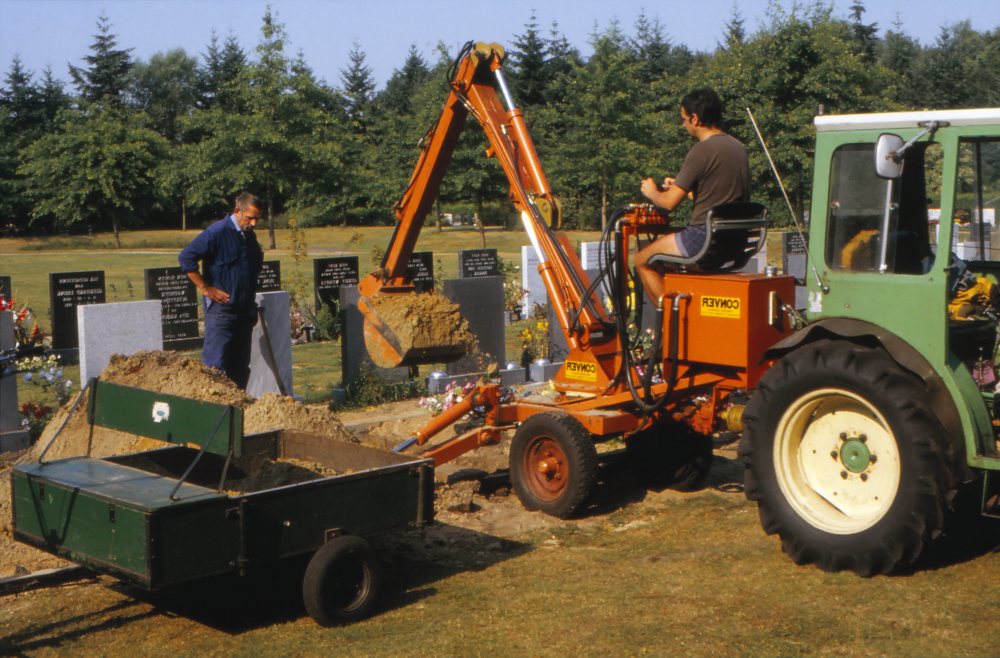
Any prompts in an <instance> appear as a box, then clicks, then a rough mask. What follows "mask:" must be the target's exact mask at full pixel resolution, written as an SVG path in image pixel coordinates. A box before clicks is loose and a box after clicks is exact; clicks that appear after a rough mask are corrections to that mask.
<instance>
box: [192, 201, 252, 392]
mask: <svg viewBox="0 0 1000 658" xmlns="http://www.w3.org/2000/svg"><path fill="white" fill-rule="evenodd" d="M235 206H236V207H235V208H233V212H232V214H230V215H226V217H225V219H222V220H220V221H218V222H216V223H214V224H212V225H211V226H209V227H208V228H207V229H205V230H204V231H202V232H201V234H200V235H198V237H196V238H195V239H194V240H192V241H191V244H189V245H188V246H186V247H184V249H183V250H182V251H181V253H180V256H178V257H177V260H178V261H180V264H181V269H182V270H184V271H185V272H187V275H188V277H190V279H191V280H192V281H194V285H196V286H198V289H199V290H201V292H202V295H203V298H202V304H203V308H204V312H205V347H204V349H203V350H202V354H201V360H202V361H203V362H204V363H205V365H206V366H209V367H211V368H217V369H218V370H221V371H222V372H223V373H224V374H225V375H226V376H227V377H229V378H230V379H231V380H233V381H234V382H235V383H236V385H237V386H239V387H240V389H241V390H246V387H247V382H248V381H249V380H250V344H251V338H252V336H253V328H254V326H255V325H256V324H257V301H256V300H257V292H256V290H257V275H258V274H259V273H260V268H261V264H262V263H263V262H264V252H263V251H262V250H261V248H260V244H258V243H257V235H256V234H255V233H254V231H253V229H254V226H255V225H256V224H257V220H258V219H259V218H260V215H261V210H262V209H263V207H264V204H263V202H262V201H261V200H260V199H259V198H257V197H256V196H254V195H253V194H250V193H249V192H243V193H242V194H240V195H239V196H238V197H236V204H235ZM199 261H200V262H201V264H202V271H201V273H199V272H198V263H199Z"/></svg>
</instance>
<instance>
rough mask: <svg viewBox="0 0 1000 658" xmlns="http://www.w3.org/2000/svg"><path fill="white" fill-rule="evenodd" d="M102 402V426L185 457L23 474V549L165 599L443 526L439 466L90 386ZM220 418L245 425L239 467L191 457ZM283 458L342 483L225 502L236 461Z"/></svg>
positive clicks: (70, 465) (92, 410)
mask: <svg viewBox="0 0 1000 658" xmlns="http://www.w3.org/2000/svg"><path fill="white" fill-rule="evenodd" d="M123 389H125V390H123ZM95 390H96V395H92V396H91V403H90V405H89V408H88V413H89V414H90V418H91V419H95V420H96V421H97V422H98V424H100V425H101V426H110V427H115V428H120V429H125V430H127V431H131V432H132V433H135V434H140V435H143V436H149V435H150V434H156V435H157V437H156V438H161V439H163V438H165V437H167V436H169V437H170V439H169V440H171V441H174V442H178V443H181V444H183V445H175V446H169V447H166V448H162V449H159V450H152V451H147V452H140V453H134V454H128V455H122V456H117V457H109V458H105V459H94V458H90V457H85V456H84V457H72V458H69V459H60V460H55V461H49V462H39V463H32V464H25V465H20V466H17V467H15V468H14V469H12V472H11V476H10V477H11V491H12V494H13V495H12V512H13V519H12V521H13V524H12V525H13V535H14V538H15V539H16V540H17V541H20V542H23V543H25V544H29V545H32V546H35V547H37V548H39V549H41V550H43V551H46V552H49V553H52V554H54V555H58V556H60V557H64V558H66V559H68V560H72V561H74V562H77V563H80V564H83V565H85V566H87V567H89V568H91V569H93V570H95V571H99V572H103V573H108V574H111V575H114V576H116V577H118V578H121V579H123V580H127V581H130V582H132V583H134V584H136V585H138V586H140V587H143V588H145V589H149V590H156V589H160V588H162V587H166V586H169V585H174V584H176V583H180V582H184V581H187V580H191V579H194V578H202V577H206V576H210V575H213V574H219V573H225V572H229V571H239V570H242V569H244V568H246V567H248V566H251V565H256V564H261V563H265V562H269V561H273V560H278V559H281V558H286V557H290V556H293V555H298V554H302V553H308V552H312V551H316V550H317V549H319V548H321V547H322V546H323V545H324V544H326V543H327V542H328V541H330V540H331V539H333V538H335V537H338V536H342V535H356V536H361V537H363V536H366V535H371V534H374V533H378V532H382V531H386V530H391V529H398V528H407V527H422V526H423V525H425V524H426V523H428V522H430V521H431V520H432V519H433V479H434V478H433V461H432V460H428V459H421V458H419V457H413V456H406V455H401V454H396V453H392V452H386V451H382V450H376V449H373V448H369V447H366V446H362V445H357V444H353V443H347V442H344V441H336V440H333V439H330V438H327V437H322V436H318V435H315V434H310V433H307V432H300V431H296V430H275V431H271V432H265V433H261V434H254V435H248V436H245V437H244V436H242V416H241V415H240V414H239V413H233V412H234V411H236V412H238V411H239V410H235V409H233V408H231V407H230V408H226V407H224V406H222V405H211V404H208V403H197V402H196V401H192V400H183V399H182V398H172V397H171V396H164V395H161V394H156V393H153V392H150V391H142V390H140V389H128V387H119V386H114V385H109V384H105V383H99V384H94V383H92V389H91V392H92V393H93V391H95ZM94 398H96V399H97V404H96V406H95V404H94V403H93V399H94ZM123 400H128V401H129V404H127V405H123V404H122V401H123ZM178 400H183V403H181V404H178ZM189 403H193V404H195V405H197V407H198V408H199V411H200V413H198V414H194V415H192V416H190V417H189V420H183V419H182V417H181V416H178V415H177V414H178V413H179V410H181V409H184V408H189V407H190V404H189ZM112 404H113V405H114V406H112ZM164 404H166V405H169V409H170V416H171V421H172V423H171V424H169V425H168V424H167V423H166V422H165V421H163V420H162V419H161V421H152V420H151V419H152V418H153V416H154V414H152V413H150V410H151V409H153V408H154V407H155V408H158V409H161V410H162V409H163V408H164V406H163V405H164ZM116 408H117V409H120V410H121V413H118V414H116V413H115V412H114V409H116ZM220 418H221V419H222V420H223V421H224V422H222V423H219V427H220V428H221V427H224V426H226V425H227V424H228V422H229V420H230V419H233V420H232V427H233V428H234V431H233V432H229V430H228V429H227V431H226V434H227V435H228V436H229V437H230V441H229V443H228V445H227V444H226V442H225V441H218V444H219V445H220V446H225V447H226V448H227V450H229V449H232V452H235V451H236V450H239V452H240V454H241V455H242V457H241V458H236V459H234V458H233V455H232V452H229V453H228V454H227V452H225V451H218V452H219V453H221V454H213V453H212V451H211V450H210V449H211V447H212V446H211V445H210V446H209V448H210V449H209V450H206V451H204V452H203V453H202V454H200V455H199V450H197V449H195V448H193V447H190V446H189V445H187V444H189V443H190V444H195V445H201V446H204V441H202V440H200V439H199V437H205V438H206V439H207V437H208V436H209V434H208V433H207V432H206V431H205V426H206V423H208V424H209V426H211V425H213V424H215V421H217V420H218V419H220ZM154 423H155V425H154ZM237 426H238V427H237ZM168 427H169V428H171V431H170V432H168V431H167V430H166V428H168ZM213 443H215V442H213ZM196 458H197V459H196ZM280 458H291V459H296V460H300V461H306V462H313V463H318V464H321V465H323V466H325V467H326V468H329V469H332V470H334V471H336V472H337V473H344V474H343V475H336V476H333V477H326V478H322V479H317V480H311V481H308V482H303V483H300V484H292V485H287V486H281V487H277V488H273V489H267V490H264V491H257V492H251V493H243V494H229V493H226V492H225V491H224V490H220V489H221V485H220V478H221V474H222V472H223V470H224V469H225V468H226V467H227V461H228V460H232V461H231V468H233V469H235V470H236V471H238V470H239V469H240V467H241V465H242V466H243V467H245V468H250V467H252V466H253V465H254V464H255V463H256V464H259V462H260V460H263V459H272V460H274V459H280ZM194 462H197V463H196V466H195V467H193V468H190V467H191V466H192V463H194ZM230 474H232V471H230ZM182 476H183V477H184V478H186V481H183V482H181V479H182ZM179 483H180V484H179ZM178 484H179V486H178Z"/></svg>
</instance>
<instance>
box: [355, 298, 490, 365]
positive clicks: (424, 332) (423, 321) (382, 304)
mask: <svg viewBox="0 0 1000 658" xmlns="http://www.w3.org/2000/svg"><path fill="white" fill-rule="evenodd" d="M370 303H371V306H372V309H373V310H374V311H375V312H376V313H377V314H378V316H379V317H380V318H382V321H383V322H384V323H385V324H386V326H388V327H389V328H390V329H392V332H393V333H394V334H396V337H397V338H398V339H399V345H400V348H401V350H402V352H403V353H405V352H408V351H409V350H411V349H424V348H429V347H439V346H454V347H455V348H456V351H458V350H460V351H462V352H463V353H465V352H468V351H469V350H471V349H472V347H473V345H474V344H475V342H476V339H475V337H474V336H473V335H472V332H471V331H469V323H468V322H467V321H466V320H465V319H464V318H462V316H461V314H459V312H458V304H452V303H451V302H450V301H448V299H447V298H446V297H444V296H442V295H438V294H436V293H434V292H428V293H421V294H418V295H376V296H374V297H372V298H371V300H370Z"/></svg>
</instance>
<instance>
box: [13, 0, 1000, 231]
mask: <svg viewBox="0 0 1000 658" xmlns="http://www.w3.org/2000/svg"><path fill="white" fill-rule="evenodd" d="M864 12H865V9H864V5H863V4H862V1H861V0H855V4H853V5H852V6H851V7H850V14H849V15H848V17H846V18H839V17H836V16H834V15H833V11H832V7H831V6H829V5H824V4H822V3H819V2H817V3H816V4H813V5H810V6H808V7H805V8H803V7H801V6H799V5H793V9H791V10H789V11H786V10H784V9H783V8H782V7H781V5H780V4H779V3H778V2H772V3H771V5H770V6H769V9H768V12H767V16H766V19H765V20H764V21H763V22H762V24H761V26H760V27H759V29H758V30H757V31H756V32H754V33H752V34H751V33H750V32H749V31H748V30H747V29H746V27H745V21H744V19H743V18H742V16H741V15H740V13H739V11H738V9H737V8H735V7H734V9H733V13H732V15H731V17H730V20H729V21H728V22H727V23H726V30H725V33H724V34H722V35H720V41H719V43H718V46H717V48H715V49H714V51H712V52H695V51H692V50H690V49H689V48H688V47H687V46H685V45H684V44H682V43H675V42H673V41H672V40H671V39H670V38H669V36H668V35H667V34H666V31H665V29H664V27H663V25H662V23H661V22H660V21H659V20H657V19H655V18H650V17H648V16H646V15H640V16H639V17H638V18H637V19H636V21H635V23H634V25H633V26H632V27H633V29H632V31H631V32H632V33H631V34H629V33H628V32H626V31H625V30H624V29H623V28H622V27H621V25H620V24H619V23H617V22H612V23H611V24H610V25H609V26H608V27H607V28H606V29H604V30H603V31H597V32H595V34H593V35H592V37H591V43H590V45H591V46H592V47H593V50H594V52H593V54H592V55H590V56H589V57H583V56H582V55H581V53H580V51H579V50H578V49H577V48H576V47H575V46H574V45H573V44H571V43H570V42H569V41H568V40H567V39H566V38H565V36H564V35H562V34H561V33H560V31H559V29H558V26H557V25H556V24H555V23H553V25H552V28H551V29H550V30H545V29H541V28H540V27H539V25H538V24H537V22H536V19H535V17H534V16H532V18H531V20H530V22H529V23H528V24H527V25H526V26H525V31H524V33H523V34H520V35H517V36H515V37H514V38H513V39H512V42H511V43H510V44H509V47H508V59H507V62H506V64H505V69H506V71H507V77H508V79H509V81H510V84H511V87H512V90H513V93H514V96H515V100H516V102H517V103H518V106H519V107H520V108H521V109H522V110H523V111H524V114H525V116H526V118H527V120H528V124H529V127H530V128H531V131H532V135H533V138H534V140H535V142H536V146H537V147H538V150H539V152H540V155H541V157H542V161H543V163H544V164H545V166H546V171H547V174H548V176H549V179H550V182H551V184H552V186H553V188H554V190H555V192H556V194H557V196H559V197H560V198H561V199H562V202H563V207H564V217H565V218H566V221H567V222H568V224H569V225H570V226H576V227H580V228H595V227H599V226H601V225H602V223H603V221H604V220H606V218H607V215H608V213H609V211H610V210H611V209H613V208H614V207H615V206H616V205H619V204H621V203H626V202H630V201H635V200H637V199H638V198H639V197H638V186H639V181H640V179H641V178H643V177H645V176H663V175H666V174H668V173H674V172H676V171H677V169H678V168H679V166H680V164H681V163H682V161H683V157H684V154H685V153H686V152H687V149H688V148H689V146H690V141H689V139H688V138H687V136H686V133H684V132H683V131H682V130H681V128H680V120H679V117H678V104H679V101H680V99H681V97H682V96H683V95H684V94H685V93H687V92H688V91H689V90H691V89H693V88H696V87H700V86H704V85H711V86H713V87H715V88H716V90H718V92H719V94H720V96H721V97H722V98H723V100H724V102H725V103H726V106H727V112H726V128H727V130H728V131H729V132H731V133H732V134H734V135H735V136H737V137H738V138H740V139H741V140H742V141H743V142H744V143H745V144H747V145H748V147H750V148H749V150H750V153H751V169H752V173H753V177H754V191H755V192H754V194H755V197H756V198H757V199H758V200H760V201H763V202H765V203H767V204H768V205H769V206H770V207H771V210H772V217H775V218H776V220H777V221H778V222H782V221H787V220H788V213H787V211H786V210H785V208H784V207H783V206H784V204H783V203H782V202H780V198H781V197H780V190H779V189H778V188H777V185H776V183H775V182H774V181H773V176H772V174H771V172H770V169H769V167H768V165H767V162H766V160H765V159H764V154H763V151H762V150H761V149H760V148H759V147H758V146H757V138H756V135H755V133H754V132H753V129H752V125H751V124H750V121H749V119H748V116H747V113H746V111H745V109H744V108H751V109H752V110H753V112H754V116H755V118H756V120H757V123H758V125H759V126H760V128H761V130H762V132H763V134H764V136H765V138H766V139H767V140H768V142H769V148H770V149H771V154H772V156H773V157H774V159H775V162H776V164H777V166H778V168H779V170H780V173H781V175H782V178H783V180H784V182H785V184H786V187H787V188H788V192H789V195H790V197H791V199H792V204H793V206H794V207H795V210H796V213H797V214H798V213H801V212H802V210H803V209H804V208H805V207H806V204H807V202H808V199H809V194H810V176H811V170H812V159H811V158H812V148H813V141H814V131H813V127H812V117H813V116H814V115H815V113H816V111H817V108H818V106H820V105H822V106H824V108H825V111H826V112H827V113H850V112H876V111H892V110H900V109H925V108H927V109H931V108H958V107H985V106H998V105H1000V28H996V27H995V28H992V31H990V30H987V31H982V32H980V31H977V30H976V29H973V27H972V26H971V25H970V24H969V23H968V22H960V23H954V24H950V25H946V26H944V27H942V28H941V31H940V35H939V37H938V38H937V40H936V41H935V43H933V44H920V43H919V42H918V41H917V40H916V39H914V38H912V37H910V36H908V35H907V34H906V32H905V31H904V29H903V27H902V26H901V25H900V24H898V23H896V24H893V26H892V28H891V29H888V30H885V31H884V32H881V31H880V30H879V27H878V25H877V24H874V23H865V21H864ZM97 27H98V33H97V34H96V35H95V40H94V43H93V45H92V46H91V47H90V50H91V54H90V55H88V56H86V57H84V58H83V61H84V63H85V66H81V67H72V66H71V67H70V75H71V77H72V86H73V88H74V91H75V93H69V92H67V91H66V87H65V85H64V83H63V82H61V81H59V80H57V79H56V78H55V76H54V75H53V73H52V71H51V69H46V70H45V71H43V72H42V73H41V74H40V75H37V76H36V75H35V74H33V73H32V72H30V71H27V70H25V68H24V67H23V66H22V64H21V62H20V61H19V60H18V59H17V58H15V59H14V60H13V62H12V63H11V65H10V68H9V70H8V72H7V74H6V76H5V78H4V85H3V86H2V87H0V136H2V137H0V226H6V227H8V228H10V227H16V228H18V229H21V230H25V229H28V228H29V227H30V229H31V230H34V231H35V232H51V231H58V230H66V229H68V228H70V227H72V226H73V225H74V224H76V225H93V226H94V227H95V228H97V229H113V230H114V231H115V234H116V236H117V234H118V230H119V228H120V227H123V226H133V227H145V228H164V227H176V228H181V227H182V226H188V225H194V226H196V225H200V224H202V223H204V222H206V221H208V220H210V219H213V218H217V217H218V216H220V215H221V213H222V212H224V210H225V209H226V207H227V205H228V201H231V199H232V197H233V196H234V194H235V193H236V192H238V191H239V190H241V189H251V190H255V191H257V192H258V193H259V194H261V195H262V196H263V197H264V198H265V199H266V200H267V204H268V218H269V220H271V222H270V226H271V228H272V231H271V240H270V242H271V244H272V246H273V243H274V238H273V219H274V218H275V217H280V216H282V214H283V213H287V214H289V215H291V216H295V217H296V218H298V219H299V220H300V222H304V223H320V224H323V223H325V224H332V223H337V224H366V223H391V222H392V221H393V208H394V205H395V203H396V201H397V199H398V197H399V195H400V194H401V193H402V192H403V190H404V188H405V186H406V184H407V182H408V180H409V175H410V173H411V171H412V168H413V166H414V163H415V162H416V159H417V155H418V153H419V147H418V143H419V141H420V139H421V137H423V136H424V135H425V134H426V131H427V129H428V128H429V127H430V126H431V125H433V123H434V121H435V119H436V118H437V115H438V114H439V113H440V108H441V104H442V102H443V101H444V99H445V98H446V97H447V94H448V91H449V88H448V80H447V79H446V76H447V71H448V69H449V67H450V65H451V63H452V59H453V57H454V53H449V52H448V49H447V48H446V47H445V46H444V45H443V44H439V45H438V47H437V50H436V52H435V53H433V54H432V56H431V58H430V61H429V60H428V59H425V57H424V56H423V54H422V53H420V52H419V51H418V50H417V49H416V47H411V48H410V52H409V54H408V56H407V58H406V61H405V62H404V63H403V65H402V66H401V67H400V68H399V69H397V70H395V71H394V72H393V74H392V76H391V77H390V78H389V80H388V81H387V82H386V84H385V87H384V88H383V89H382V90H381V91H376V89H377V84H376V80H375V79H374V78H373V76H372V73H371V70H370V68H369V67H368V66H366V65H365V53H364V52H363V51H362V50H361V48H360V46H358V45H357V44H355V45H354V48H353V50H352V51H351V53H350V61H349V64H348V66H347V67H346V68H344V69H343V70H342V71H341V79H340V81H339V83H340V84H339V86H332V85H329V84H327V83H326V82H325V81H322V80H317V79H316V77H315V75H314V74H313V71H312V70H311V69H310V67H309V65H308V64H307V62H306V61H305V58H304V57H303V56H302V54H301V53H300V54H299V55H298V56H297V57H291V56H289V54H288V52H287V51H288V47H289V39H288V36H287V34H286V32H285V29H284V26H283V25H281V24H280V23H278V22H277V20H276V17H275V16H274V15H273V14H272V13H271V12H270V11H268V13H267V14H265V16H264V17H263V23H262V27H261V32H260V38H259V42H258V43H257V45H256V47H254V48H253V50H252V51H250V52H247V51H246V50H244V47H243V46H242V45H241V44H240V43H239V41H238V40H237V38H236V37H235V36H230V37H228V38H226V39H225V40H220V39H219V38H217V37H215V36H213V38H212V40H211V43H209V44H208V46H207V48H206V51H205V52H204V53H202V54H201V56H200V57H195V56H192V55H190V54H188V53H186V52H184V51H183V50H181V49H176V50H172V51H170V52H167V53H158V54H156V55H153V56H152V57H151V58H150V59H149V61H141V60H137V59H135V58H133V56H132V55H131V49H129V48H120V47H119V46H118V43H117V41H116V37H115V35H114V34H112V32H111V25H110V23H109V21H108V19H107V18H106V17H103V16H102V17H101V18H100V19H99V20H98V23H97ZM470 121H471V119H470ZM468 128H469V129H467V130H466V131H465V132H464V134H463V135H462V138H461V140H460V143H459V146H458V148H457V151H456V153H455V155H454V157H453V159H452V163H451V167H450V169H449V173H448V175H447V177H446V180H445V182H444V184H443V187H442V190H441V194H440V200H441V201H443V202H444V203H453V204H457V203H461V204H468V205H471V206H474V207H477V208H478V210H479V212H480V216H482V217H485V218H486V219H487V223H490V222H491V221H492V222H498V221H506V218H507V217H509V215H510V210H511V208H510V205H509V202H507V192H508V183H507V181H506V179H505V178H504V176H503V173H502V171H501V170H500V168H499V167H498V166H497V165H496V163H495V161H493V160H487V159H486V158H485V157H484V156H483V153H484V149H485V146H486V143H485V138H484V136H483V134H482V132H481V131H479V130H477V129H475V126H471V125H470V126H468Z"/></svg>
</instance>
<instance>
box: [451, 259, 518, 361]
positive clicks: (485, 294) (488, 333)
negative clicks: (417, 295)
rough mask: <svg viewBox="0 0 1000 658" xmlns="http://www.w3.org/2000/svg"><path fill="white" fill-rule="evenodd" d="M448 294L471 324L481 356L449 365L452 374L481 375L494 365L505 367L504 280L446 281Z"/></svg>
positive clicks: (486, 278) (473, 356) (492, 277)
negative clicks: (490, 365) (473, 373)
mask: <svg viewBox="0 0 1000 658" xmlns="http://www.w3.org/2000/svg"><path fill="white" fill-rule="evenodd" d="M444 294H445V296H446V297H447V298H448V299H449V300H450V301H451V303H452V304H458V312H459V313H460V314H461V316H462V317H463V318H464V319H465V320H466V321H467V322H468V323H469V331H471V332H472V335H473V336H475V337H476V341H477V342H478V344H479V352H480V353H479V354H478V355H477V354H466V355H465V356H463V357H462V358H461V359H459V360H458V361H455V362H454V363H449V364H448V365H447V366H445V372H447V373H448V374H449V375H462V374H465V373H470V372H481V371H483V370H485V369H486V367H487V366H489V364H491V363H495V364H497V366H498V367H502V366H503V365H504V363H505V362H506V360H507V355H506V342H507V340H506V334H505V332H504V328H503V277H499V276H489V277H476V278H473V279H445V282H444Z"/></svg>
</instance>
